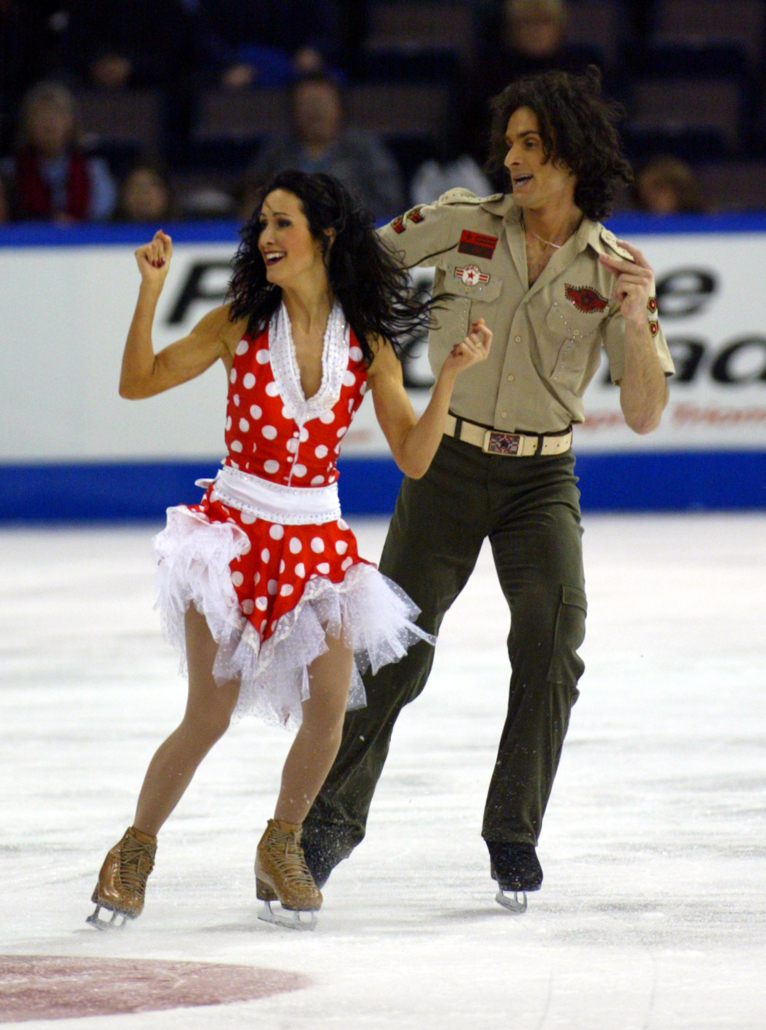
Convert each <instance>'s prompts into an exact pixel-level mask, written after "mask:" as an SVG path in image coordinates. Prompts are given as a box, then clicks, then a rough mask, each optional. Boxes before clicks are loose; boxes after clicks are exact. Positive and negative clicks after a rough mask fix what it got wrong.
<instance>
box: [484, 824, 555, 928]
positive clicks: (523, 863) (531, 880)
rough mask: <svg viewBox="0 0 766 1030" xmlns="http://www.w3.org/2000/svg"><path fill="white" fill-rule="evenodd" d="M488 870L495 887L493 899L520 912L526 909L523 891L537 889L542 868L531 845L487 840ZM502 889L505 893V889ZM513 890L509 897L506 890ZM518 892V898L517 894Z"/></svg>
mask: <svg viewBox="0 0 766 1030" xmlns="http://www.w3.org/2000/svg"><path fill="white" fill-rule="evenodd" d="M487 848H488V849H489V860H490V873H491V875H492V879H493V880H495V881H497V886H498V888H499V890H498V892H497V895H496V896H495V901H496V902H497V903H498V905H502V906H503V908H507V909H508V911H509V912H514V913H516V914H521V913H522V912H526V910H527V893H528V892H531V891H539V890H540V886H541V884H542V882H543V870H542V866H541V865H540V863H539V861H538V859H537V854H536V852H535V849H534V846H533V845H532V844H520V843H518V842H510V843H509V842H506V841H494V840H488V841H487ZM506 891H507V892H508V893H506ZM511 891H513V897H511V896H510V892H511ZM519 894H520V895H521V898H519Z"/></svg>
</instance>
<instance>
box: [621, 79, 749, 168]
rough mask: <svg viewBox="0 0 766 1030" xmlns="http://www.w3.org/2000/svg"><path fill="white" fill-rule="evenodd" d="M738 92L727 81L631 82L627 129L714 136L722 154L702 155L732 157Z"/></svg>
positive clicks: (738, 115)
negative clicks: (694, 131) (718, 138)
mask: <svg viewBox="0 0 766 1030" xmlns="http://www.w3.org/2000/svg"><path fill="white" fill-rule="evenodd" d="M742 100H743V98H742V90H741V87H740V84H739V83H738V82H737V81H734V80H727V79H666V78H656V79H642V80H639V81H637V82H634V83H633V87H632V104H631V113H632V118H631V130H632V131H633V132H634V133H635V131H636V130H641V129H643V130H649V129H651V130H661V131H671V132H677V131H679V130H696V131H703V132H713V133H717V134H718V136H719V137H720V139H721V141H722V143H723V145H724V147H725V152H724V153H721V152H719V153H715V152H713V153H709V154H707V155H704V156H706V157H707V159H708V160H711V161H712V160H716V159H720V158H722V157H724V156H732V155H735V154H736V153H737V152H738V150H739V149H740V132H741V130H742Z"/></svg>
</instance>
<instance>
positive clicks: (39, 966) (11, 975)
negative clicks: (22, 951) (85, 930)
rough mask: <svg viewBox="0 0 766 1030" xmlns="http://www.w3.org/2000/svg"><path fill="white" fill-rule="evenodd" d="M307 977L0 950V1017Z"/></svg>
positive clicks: (252, 987)
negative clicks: (22, 953) (3, 952)
mask: <svg viewBox="0 0 766 1030" xmlns="http://www.w3.org/2000/svg"><path fill="white" fill-rule="evenodd" d="M309 983H310V980H309V978H308V977H306V976H303V975H302V974H300V973H286V972H283V971H282V970H279V969H258V968H256V967H254V966H225V965H215V964H213V963H209V962H159V961H157V962H154V961H152V960H145V959H99V958H92V959H81V958H64V957H58V956H50V955H0V1023H22V1022H26V1021H27V1020H31V1019H73V1018H79V1017H82V1016H109V1015H116V1014H122V1013H130V1012H139V1011H142V1012H151V1011H159V1010H162V1009H176V1008H185V1007H189V1006H196V1005H222V1004H225V1003H227V1002H234V1001H254V1000H256V999H258V998H268V997H269V996H270V995H272V994H281V993H283V992H284V991H296V990H300V989H301V988H303V987H307V986H308V985H309Z"/></svg>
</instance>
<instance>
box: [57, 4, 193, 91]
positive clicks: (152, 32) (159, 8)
mask: <svg viewBox="0 0 766 1030" xmlns="http://www.w3.org/2000/svg"><path fill="white" fill-rule="evenodd" d="M69 8H70V24H69V41H70V42H69V51H70V55H71V57H70V70H71V72H72V74H73V75H74V76H75V77H76V78H77V80H78V81H79V82H80V83H82V84H83V85H87V86H92V87H94V88H96V89H125V88H128V87H140V88H162V87H171V86H176V85H177V84H178V82H179V79H182V78H183V77H184V76H185V75H186V74H187V72H188V70H189V66H190V64H191V60H190V57H191V53H192V51H191V46H192V27H193V25H192V20H191V18H190V15H189V14H188V12H187V11H186V9H185V4H184V0H161V2H159V3H158V2H157V0H108V2H107V3H105V2H104V0H70V3H69Z"/></svg>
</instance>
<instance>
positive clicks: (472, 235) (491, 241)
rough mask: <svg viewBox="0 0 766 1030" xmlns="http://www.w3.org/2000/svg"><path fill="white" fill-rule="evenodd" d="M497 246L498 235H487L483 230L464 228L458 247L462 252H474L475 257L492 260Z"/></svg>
mask: <svg viewBox="0 0 766 1030" xmlns="http://www.w3.org/2000/svg"><path fill="white" fill-rule="evenodd" d="M496 246H497V236H487V235H486V233H483V232H471V231H470V230H469V229H464V230H463V233H462V235H461V237H460V243H459V244H458V248H457V249H458V252H459V253H460V254H472V255H473V256H474V257H480V258H486V259H487V260H491V258H492V256H493V255H494V253H495V247H496Z"/></svg>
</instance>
